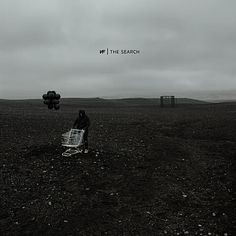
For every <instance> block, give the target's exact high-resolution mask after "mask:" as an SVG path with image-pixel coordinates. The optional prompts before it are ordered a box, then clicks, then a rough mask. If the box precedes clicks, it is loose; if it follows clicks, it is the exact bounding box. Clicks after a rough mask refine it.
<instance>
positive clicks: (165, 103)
mask: <svg viewBox="0 0 236 236" xmlns="http://www.w3.org/2000/svg"><path fill="white" fill-rule="evenodd" d="M175 105H176V99H175V96H160V106H161V107H175Z"/></svg>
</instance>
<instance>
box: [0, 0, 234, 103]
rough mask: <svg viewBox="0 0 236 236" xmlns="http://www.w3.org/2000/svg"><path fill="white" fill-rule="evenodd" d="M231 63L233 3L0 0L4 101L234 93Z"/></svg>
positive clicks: (225, 0)
mask: <svg viewBox="0 0 236 236" xmlns="http://www.w3.org/2000/svg"><path fill="white" fill-rule="evenodd" d="M107 48H108V49H109V50H110V49H114V50H122V49H127V50H128V49H137V50H140V54H136V55H123V54H118V55H116V54H109V55H106V53H105V54H100V53H99V51H100V50H101V49H107ZM235 64H236V1H235V0H0V98H40V97H41V95H42V94H43V93H45V92H47V91H48V90H52V89H53V90H56V91H57V92H59V93H60V94H61V95H62V96H63V97H142V96H144V97H157V96H160V95H168V94H170V95H177V96H182V97H185V96H192V97H193V96H194V97H201V96H202V97H204V98H206V97H207V98H222V96H223V97H224V98H236V66H235ZM208 91H210V92H208Z"/></svg>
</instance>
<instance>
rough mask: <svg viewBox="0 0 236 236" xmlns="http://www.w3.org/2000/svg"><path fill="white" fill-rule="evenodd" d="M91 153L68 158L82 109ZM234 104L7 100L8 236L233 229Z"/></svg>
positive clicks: (0, 133) (1, 196)
mask: <svg viewBox="0 0 236 236" xmlns="http://www.w3.org/2000/svg"><path fill="white" fill-rule="evenodd" d="M80 108H84V109H85V110H86V111H87V113H88V115H89V117H90V119H91V123H92V125H91V128H90V133H89V139H90V152H89V154H79V155H77V156H74V157H70V158H68V157H67V158H66V157H62V156H61V153H62V152H63V151H64V149H63V148H62V147H61V145H60V141H61V134H62V133H64V132H66V131H68V129H70V127H71V126H72V124H73V122H74V119H75V118H76V115H77V111H78V109H80ZM235 157H236V104H235V103H231V104H230V103H228V104H203V105H179V106H178V107H177V108H175V109H171V108H165V109H161V108H159V107H158V106H157V105H155V104H154V103H152V102H150V103H148V104H142V103H141V102H140V104H139V103H135V104H134V103H132V102H130V103H128V102H124V103H122V102H118V101H113V102H107V101H103V100H101V101H100V100H97V99H94V100H83V99H82V100H65V101H64V103H63V104H62V106H61V109H60V110H59V111H49V110H47V108H46V107H45V106H43V105H42V104H41V101H33V100H32V101H3V100H2V101H0V168H1V171H0V208H1V211H0V234H1V235H85V236H86V235H99V236H100V235H112V236H113V235H114V236H116V235H119V236H120V235H135V236H137V235H219V236H221V235H222V236H230V235H232V236H233V235H236V234H235V233H234V232H236V229H235V228H236V217H235V213H236V208H235V199H236V196H235V175H236V172H235V171H236V170H235Z"/></svg>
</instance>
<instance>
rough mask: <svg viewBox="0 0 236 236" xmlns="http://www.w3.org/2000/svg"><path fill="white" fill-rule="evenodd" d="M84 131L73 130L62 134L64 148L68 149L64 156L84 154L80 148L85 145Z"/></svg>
mask: <svg viewBox="0 0 236 236" xmlns="http://www.w3.org/2000/svg"><path fill="white" fill-rule="evenodd" d="M83 137H84V130H82V129H71V130H70V131H69V132H66V133H64V134H62V146H64V147H68V148H69V149H67V150H66V151H65V152H63V153H62V156H66V157H68V156H72V155H75V154H77V153H80V152H82V150H80V149H79V148H80V147H81V146H82V145H83Z"/></svg>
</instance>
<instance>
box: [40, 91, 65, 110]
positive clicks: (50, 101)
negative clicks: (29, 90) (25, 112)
mask: <svg viewBox="0 0 236 236" xmlns="http://www.w3.org/2000/svg"><path fill="white" fill-rule="evenodd" d="M60 98H61V96H60V94H58V93H56V92H55V91H48V92H47V94H44V95H43V99H44V101H43V103H44V104H46V105H47V106H48V109H53V108H54V109H55V110H58V109H59V108H60V105H59V103H60Z"/></svg>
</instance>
